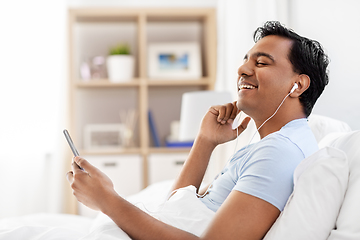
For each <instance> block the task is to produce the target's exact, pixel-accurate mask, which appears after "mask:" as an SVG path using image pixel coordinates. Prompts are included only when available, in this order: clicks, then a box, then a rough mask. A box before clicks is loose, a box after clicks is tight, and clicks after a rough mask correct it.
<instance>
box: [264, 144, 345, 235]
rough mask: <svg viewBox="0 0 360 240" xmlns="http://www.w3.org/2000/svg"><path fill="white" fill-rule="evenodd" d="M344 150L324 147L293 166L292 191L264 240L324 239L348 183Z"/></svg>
mask: <svg viewBox="0 0 360 240" xmlns="http://www.w3.org/2000/svg"><path fill="white" fill-rule="evenodd" d="M348 174H349V168H348V162H347V158H346V156H345V154H344V152H342V151H340V150H338V149H335V148H330V147H326V148H323V149H320V150H319V151H317V152H316V153H314V154H313V155H311V156H309V157H308V158H306V159H304V160H303V161H302V162H301V163H300V164H299V166H298V167H297V168H296V169H295V173H294V183H296V184H295V186H294V191H293V193H292V194H291V196H290V198H289V200H288V202H287V203H286V206H285V208H284V211H283V212H282V213H281V214H280V216H279V217H278V219H277V220H276V222H275V223H274V225H273V226H272V228H271V229H270V230H269V232H268V233H267V235H266V236H265V238H264V240H289V239H291V240H297V239H299V240H325V239H327V237H328V236H329V234H330V232H331V230H332V229H333V228H334V226H335V222H336V218H337V216H338V213H339V210H340V207H341V203H342V201H343V198H344V195H345V191H346V188H347V182H348Z"/></svg>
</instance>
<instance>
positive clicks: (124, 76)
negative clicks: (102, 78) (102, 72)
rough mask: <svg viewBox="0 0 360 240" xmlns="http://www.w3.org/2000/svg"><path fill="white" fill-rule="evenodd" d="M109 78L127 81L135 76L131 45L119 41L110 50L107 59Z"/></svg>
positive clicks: (115, 80)
mask: <svg viewBox="0 0 360 240" xmlns="http://www.w3.org/2000/svg"><path fill="white" fill-rule="evenodd" d="M106 66H107V71H108V78H109V80H110V81H112V82H125V81H129V80H131V79H133V78H134V57H133V56H132V55H130V46H129V45H128V44H126V43H119V44H117V45H116V46H113V47H111V48H110V50H109V56H108V57H107V59H106Z"/></svg>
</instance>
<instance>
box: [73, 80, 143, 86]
mask: <svg viewBox="0 0 360 240" xmlns="http://www.w3.org/2000/svg"><path fill="white" fill-rule="evenodd" d="M75 85H76V86H77V87H79V88H86V87H90V88H91V87H137V86H139V85H140V80H139V79H138V78H134V79H133V80H131V81H128V82H119V83H115V82H111V81H109V80H108V79H99V80H89V81H83V80H78V81H77V82H76V83H75Z"/></svg>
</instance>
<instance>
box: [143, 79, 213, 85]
mask: <svg viewBox="0 0 360 240" xmlns="http://www.w3.org/2000/svg"><path fill="white" fill-rule="evenodd" d="M147 84H148V85H149V86H193V85H196V86H199V85H202V86H207V85H209V79H208V78H200V79H172V80H166V79H149V80H148V82H147Z"/></svg>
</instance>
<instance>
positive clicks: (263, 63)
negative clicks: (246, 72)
mask: <svg viewBox="0 0 360 240" xmlns="http://www.w3.org/2000/svg"><path fill="white" fill-rule="evenodd" d="M256 65H257V66H259V65H260V66H266V65H269V64H267V63H265V62H256Z"/></svg>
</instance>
